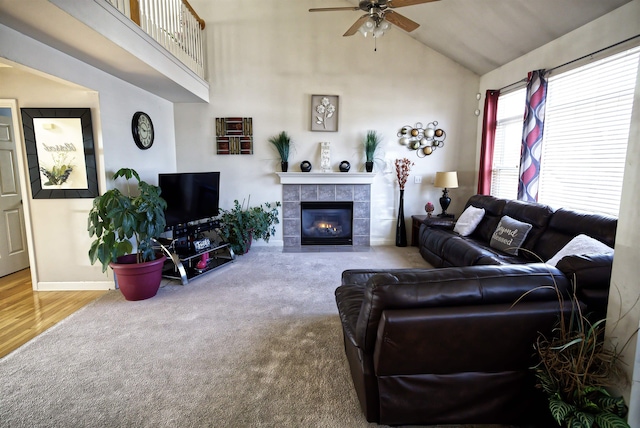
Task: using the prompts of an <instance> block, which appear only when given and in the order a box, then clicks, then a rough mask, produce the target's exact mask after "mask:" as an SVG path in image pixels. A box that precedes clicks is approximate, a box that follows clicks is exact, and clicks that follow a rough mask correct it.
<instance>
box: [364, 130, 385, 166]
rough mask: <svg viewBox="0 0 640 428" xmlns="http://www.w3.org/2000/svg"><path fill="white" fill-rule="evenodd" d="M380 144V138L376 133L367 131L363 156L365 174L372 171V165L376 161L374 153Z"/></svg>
mask: <svg viewBox="0 0 640 428" xmlns="http://www.w3.org/2000/svg"><path fill="white" fill-rule="evenodd" d="M381 144H382V136H381V135H380V134H378V133H377V132H376V131H372V130H369V131H367V136H366V137H365V139H364V156H365V164H364V165H365V169H366V170H367V172H371V171H373V163H374V161H375V159H376V152H377V151H378V148H379V147H380V145H381Z"/></svg>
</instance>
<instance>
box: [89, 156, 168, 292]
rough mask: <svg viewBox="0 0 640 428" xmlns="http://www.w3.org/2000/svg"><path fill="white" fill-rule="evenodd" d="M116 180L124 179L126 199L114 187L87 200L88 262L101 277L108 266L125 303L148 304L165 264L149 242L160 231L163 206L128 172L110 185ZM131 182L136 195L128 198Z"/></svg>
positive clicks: (157, 195)
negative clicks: (96, 267) (97, 264)
mask: <svg viewBox="0 0 640 428" xmlns="http://www.w3.org/2000/svg"><path fill="white" fill-rule="evenodd" d="M120 177H123V178H125V179H126V180H127V185H126V194H124V193H122V192H121V191H120V190H119V189H117V188H114V189H111V190H108V191H106V192H105V193H104V194H103V195H101V196H98V197H96V198H95V199H94V200H93V207H92V208H91V211H89V220H88V231H89V236H90V237H94V236H95V240H94V241H93V242H92V243H91V248H90V249H89V259H90V260H91V264H94V263H95V262H96V261H97V260H99V261H100V263H102V271H103V272H106V270H107V267H108V266H111V268H112V269H113V272H114V275H115V277H116V283H117V284H118V287H119V288H120V291H121V292H122V294H123V295H124V297H125V299H127V300H143V299H148V298H150V297H153V296H155V295H156V293H157V292H158V289H159V288H160V282H161V280H162V267H163V265H164V261H165V260H166V257H165V256H164V255H163V254H162V253H159V252H158V253H157V252H156V251H155V249H154V247H153V239H155V238H157V237H159V236H160V234H161V233H163V232H164V229H165V225H166V220H165V214H164V212H165V209H166V207H167V203H166V202H165V200H164V199H162V197H160V188H159V187H158V186H153V185H151V184H148V183H146V182H145V181H142V180H141V179H140V176H139V175H138V173H137V172H136V171H134V170H133V169H130V168H122V169H120V170H118V171H117V172H116V173H115V174H114V175H113V180H116V179H118V178H120ZM132 178H135V180H137V186H136V187H137V189H136V191H135V193H136V196H133V195H132V194H133V193H134V192H133V191H132V190H133V189H132V188H131V187H132V186H131V185H130V181H129V180H131V179H132ZM132 239H133V240H135V243H136V247H135V252H134V248H133V244H132V242H131V240H132Z"/></svg>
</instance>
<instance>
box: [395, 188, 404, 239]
mask: <svg viewBox="0 0 640 428" xmlns="http://www.w3.org/2000/svg"><path fill="white" fill-rule="evenodd" d="M406 246H407V227H406V225H405V224H404V189H401V190H400V206H399V207H398V221H397V222H396V247H406Z"/></svg>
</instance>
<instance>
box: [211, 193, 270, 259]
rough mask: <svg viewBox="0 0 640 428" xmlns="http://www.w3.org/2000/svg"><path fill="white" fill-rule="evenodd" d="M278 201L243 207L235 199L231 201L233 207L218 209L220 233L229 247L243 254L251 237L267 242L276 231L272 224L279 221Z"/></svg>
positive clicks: (248, 245)
mask: <svg viewBox="0 0 640 428" xmlns="http://www.w3.org/2000/svg"><path fill="white" fill-rule="evenodd" d="M279 206H281V204H280V202H276V203H275V204H274V205H272V204H270V203H268V202H265V203H264V204H262V205H258V206H255V207H250V206H249V201H247V207H246V208H245V207H244V201H243V203H242V205H240V202H238V200H237V199H236V200H235V201H233V208H232V209H230V210H224V209H223V210H220V235H221V236H222V238H223V239H224V240H225V241H226V242H228V243H229V244H230V245H231V249H232V250H233V251H234V252H235V253H236V254H245V253H247V251H249V248H251V242H252V240H253V239H264V240H265V241H266V242H269V238H270V237H271V236H273V235H274V234H275V233H276V228H275V226H274V225H276V224H278V223H280V221H279V220H278V207H279Z"/></svg>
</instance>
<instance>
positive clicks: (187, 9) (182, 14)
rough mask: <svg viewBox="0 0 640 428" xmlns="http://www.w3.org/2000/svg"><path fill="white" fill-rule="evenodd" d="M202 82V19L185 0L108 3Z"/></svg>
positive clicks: (111, 0)
mask: <svg viewBox="0 0 640 428" xmlns="http://www.w3.org/2000/svg"><path fill="white" fill-rule="evenodd" d="M107 2H108V3H110V4H111V5H112V6H114V7H115V8H116V9H118V10H119V11H120V12H122V13H123V14H124V15H125V16H127V17H128V18H129V19H131V20H132V21H133V22H135V23H136V24H138V25H139V26H140V28H141V29H142V30H144V31H145V32H146V33H147V34H149V35H150V36H151V37H153V38H154V39H155V40H156V41H157V42H158V43H160V44H161V45H162V46H163V47H164V48H165V49H167V50H168V51H169V52H171V53H172V54H173V55H174V56H175V57H176V58H178V59H179V60H180V61H182V63H184V64H185V65H186V66H187V67H189V68H190V69H191V70H192V71H193V72H194V73H196V74H197V75H198V76H199V77H200V78H201V79H205V76H204V74H205V70H204V64H205V58H204V45H203V39H204V27H205V23H204V20H203V19H201V18H200V17H199V16H198V14H197V13H196V12H195V10H193V8H192V7H191V5H190V4H189V2H188V1H187V0H107Z"/></svg>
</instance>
